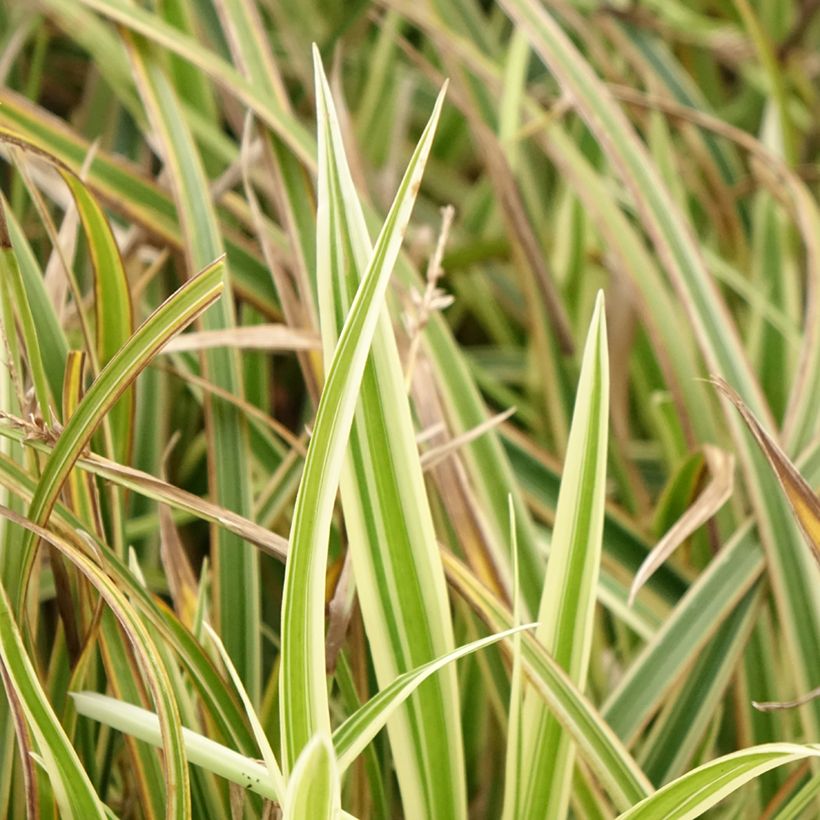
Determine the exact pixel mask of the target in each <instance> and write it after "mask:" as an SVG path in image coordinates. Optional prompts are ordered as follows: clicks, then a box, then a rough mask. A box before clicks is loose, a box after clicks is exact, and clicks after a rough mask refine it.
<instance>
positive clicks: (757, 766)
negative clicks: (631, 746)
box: [619, 743, 820, 820]
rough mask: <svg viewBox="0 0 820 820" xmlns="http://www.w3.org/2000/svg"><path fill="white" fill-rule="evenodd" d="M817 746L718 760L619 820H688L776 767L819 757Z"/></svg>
mask: <svg viewBox="0 0 820 820" xmlns="http://www.w3.org/2000/svg"><path fill="white" fill-rule="evenodd" d="M819 756H820V747H818V746H797V745H795V744H790V743H771V744H766V745H763V746H753V747H752V748H750V749H744V750H743V751H740V752H735V753H734V754H730V755H725V756H724V757H719V758H718V759H717V760H712V761H710V762H709V763H706V764H704V765H703V766H699V767H698V768H697V769H693V770H692V771H691V772H687V774H685V775H683V777H679V778H678V779H677V780H674V781H673V782H672V783H670V784H668V785H667V786H664V787H663V788H662V789H659V790H658V791H657V792H655V794H653V795H652V796H651V797H648V798H647V799H646V800H643V801H641V802H640V803H638V804H637V805H636V806H634V807H633V808H631V809H630V810H629V811H626V812H624V813H623V814H621V815H620V817H619V820H658V818H661V817H662V818H663V820H690V818H695V817H700V816H701V814H703V813H704V812H706V811H708V810H709V809H710V808H711V807H712V806H714V805H715V804H716V803H719V802H720V801H721V800H723V799H724V798H725V797H727V796H728V795H730V794H732V793H733V792H734V791H736V790H737V789H739V788H740V787H741V786H743V785H744V784H746V783H748V782H749V781H750V780H753V779H754V778H756V777H759V776H760V775H761V774H764V773H765V772H768V771H771V770H772V769H774V768H777V767H778V766H783V765H785V764H787V763H794V762H796V761H798V760H805V759H807V758H813V757H819Z"/></svg>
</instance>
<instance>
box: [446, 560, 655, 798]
mask: <svg viewBox="0 0 820 820" xmlns="http://www.w3.org/2000/svg"><path fill="white" fill-rule="evenodd" d="M445 558H446V561H445V566H446V568H447V576H448V578H449V580H450V583H451V584H452V585H453V586H454V587H455V589H456V590H457V591H458V593H459V594H460V595H461V596H462V597H463V598H464V599H465V600H466V601H467V603H468V604H469V605H470V606H471V607H472V608H473V609H474V610H475V611H476V613H477V614H478V615H479V617H480V618H481V619H482V620H483V621H484V622H485V623H486V624H487V625H488V626H489V628H490V629H492V630H494V631H501V630H504V629H510V628H511V627H512V626H513V617H512V615H511V614H510V612H509V611H508V610H507V609H505V607H504V606H503V605H502V604H501V603H499V601H498V599H497V598H496V597H495V596H494V595H493V593H492V592H491V591H490V590H489V589H487V587H485V586H484V585H483V584H482V583H481V582H480V581H478V580H477V579H476V578H475V576H474V575H473V574H472V573H471V572H470V571H469V570H468V569H467V568H466V567H465V566H464V565H463V564H461V563H460V562H459V561H457V560H456V559H455V558H453V557H452V556H447V555H446V554H445ZM521 651H522V655H523V659H524V668H525V671H526V674H527V677H528V679H529V684H530V685H531V686H534V687H535V688H536V689H537V690H538V692H539V693H540V695H541V697H543V698H544V700H545V701H546V703H547V704H548V706H549V708H550V709H551V710H552V712H553V714H555V715H556V717H557V718H558V720H559V721H560V722H561V725H562V726H563V727H564V728H565V729H566V730H567V731H568V732H569V733H570V734H571V735H572V738H573V740H574V741H575V743H576V745H577V747H578V749H579V753H580V755H581V756H582V757H583V758H584V760H586V762H587V763H588V764H589V765H590V766H591V767H592V769H593V770H594V771H595V773H596V775H597V776H598V778H599V780H600V782H601V783H602V784H603V785H604V786H605V788H606V789H607V791H608V792H609V794H610V795H611V796H612V798H613V801H614V802H615V804H616V805H617V806H618V807H620V808H622V809H625V808H627V807H629V806H631V805H633V804H634V803H637V802H638V801H640V800H642V799H643V798H644V797H646V796H647V795H648V794H650V793H651V792H652V786H651V785H650V783H649V781H648V780H647V779H646V776H645V775H644V774H643V772H642V771H641V769H640V767H639V766H638V764H637V763H636V762H635V761H634V760H633V758H632V756H631V755H630V754H629V752H628V751H627V750H626V748H625V747H624V745H623V744H622V743H621V741H620V740H619V739H618V737H617V736H616V735H615V733H614V732H613V731H612V729H610V728H609V726H608V725H607V723H606V722H605V721H604V720H603V718H602V717H601V715H600V714H599V713H598V712H597V711H596V709H595V707H594V706H592V704H591V703H589V701H588V700H587V699H586V698H585V697H584V696H583V694H581V692H580V691H579V690H578V688H577V687H576V686H575V684H574V683H573V682H572V680H571V679H570V677H569V676H568V675H567V673H566V672H565V671H564V670H563V669H562V668H561V667H560V666H559V665H558V664H557V663H556V662H555V660H553V658H552V656H551V655H550V654H549V653H548V652H547V651H546V650H545V649H544V647H543V645H542V644H541V643H539V642H538V640H537V639H536V638H535V636H534V635H528V634H526V633H523V638H522V646H521Z"/></svg>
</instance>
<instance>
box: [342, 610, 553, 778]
mask: <svg viewBox="0 0 820 820" xmlns="http://www.w3.org/2000/svg"><path fill="white" fill-rule="evenodd" d="M536 626H537V624H522V625H521V626H516V627H513V628H512V629H507V630H505V631H504V632H499V633H497V634H495V635H490V636H489V637H486V638H480V639H479V640H477V641H472V642H470V643H468V644H465V645H464V646H460V647H459V648H458V649H455V650H453V651H452V652H448V653H447V654H446V655H444V656H443V657H441V658H437V659H436V660H434V661H430V663H426V664H424V666H420V667H418V669H413V670H411V671H410V672H405V673H404V674H403V675H400V676H399V677H398V678H396V680H394V681H393V682H392V683H391V684H390V685H389V686H387V687H386V688H384V689H382V690H381V691H380V692H379V693H378V694H377V695H374V696H373V697H372V698H371V699H370V700H369V701H368V702H367V703H365V704H364V705H363V706H361V707H360V708H359V709H358V710H357V711H356V712H354V713H353V714H352V715H351V716H350V717H349V718H347V720H345V722H344V723H342V725H341V726H339V728H338V729H336V731H335V732H334V733H333V745H334V747H335V748H336V755H337V757H338V759H339V770H340V771H341V772H344V771H345V770H346V769H347V768H348V767H349V766H350V764H351V763H353V761H354V760H355V759H356V758H357V757H358V756H359V755H360V754H361V753H362V752H363V751H364V749H365V747H366V746H367V744H368V743H370V741H371V740H372V739H373V738H374V737H375V736H376V735H377V734H378V733H379V732H380V731H381V730H382V729H383V728H384V726H385V724H386V723H387V721H388V720H389V719H390V718H391V716H392V715H393V713H394V712H395V710H396V709H398V707H399V706H400V705H401V704H402V703H403V702H404V701H405V700H406V699H407V698H409V697H410V695H412V694H413V692H414V691H415V690H416V689H418V687H419V686H421V684H422V683H424V681H425V680H427V678H429V677H430V676H431V675H435V673H436V672H438V671H439V670H441V669H444V668H445V667H446V666H447V665H448V664H450V663H453V662H454V661H457V660H458V659H459V658H466V657H467V656H468V655H472V654H473V653H474V652H478V650H479V649H484V648H485V647H487V646H492V645H493V644H494V643H498V641H502V640H504V639H505V638H509V637H511V636H513V635H517V634H518V633H519V632H522V631H524V630H527V629H534V628H535V627H536Z"/></svg>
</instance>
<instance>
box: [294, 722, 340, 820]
mask: <svg viewBox="0 0 820 820" xmlns="http://www.w3.org/2000/svg"><path fill="white" fill-rule="evenodd" d="M341 811H342V807H341V792H340V787H339V769H338V766H337V765H336V755H335V754H334V753H333V744H332V743H331V742H330V737H328V736H327V735H324V734H321V733H319V734H317V735H315V736H314V737H313V738H311V740H310V741H309V742H308V744H307V746H305V748H304V749H303V750H302V753H301V754H300V755H299V759H298V760H297V761H296V765H295V766H294V767H293V771H292V772H291V775H290V779H289V780H288V794H287V799H286V801H285V811H284V817H283V820H301V818H303V817H310V818H311V819H312V818H316V820H337V818H339V816H340V814H341Z"/></svg>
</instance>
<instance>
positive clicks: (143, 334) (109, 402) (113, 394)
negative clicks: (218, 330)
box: [15, 259, 223, 611]
mask: <svg viewBox="0 0 820 820" xmlns="http://www.w3.org/2000/svg"><path fill="white" fill-rule="evenodd" d="M222 272H223V261H222V260H221V259H219V260H217V261H216V262H214V263H212V264H211V265H209V266H208V267H207V268H205V269H204V270H203V271H202V272H201V273H200V274H199V275H198V276H196V277H194V278H193V279H191V280H189V281H188V282H187V283H186V284H185V285H183V287H181V288H180V289H179V290H178V291H176V293H174V294H173V295H172V296H171V297H169V298H168V299H167V300H166V301H165V302H164V303H163V304H162V305H160V307H158V308H157V309H156V310H155V311H154V312H153V313H152V314H151V315H150V316H149V317H148V318H147V319H146V320H145V321H144V322H143V323H142V325H140V327H139V328H138V329H137V331H136V332H135V333H134V334H133V335H132V336H131V337H130V338H129V340H128V341H127V342H126V343H125V344H124V345H123V346H122V347H121V348H120V350H119V352H118V353H117V354H116V355H115V356H114V357H113V358H112V359H111V360H110V361H109V362H108V364H107V365H106V366H105V367H104V368H103V370H102V371H101V372H100V374H99V376H98V377H97V379H96V380H95V381H94V383H93V384H92V385H91V387H90V388H89V389H88V392H87V393H86V394H85V396H84V397H83V400H82V401H81V402H80V404H79V406H78V407H77V410H76V412H75V413H74V415H73V416H72V417H71V418H70V419H68V420H67V421H66V424H65V427H64V428H63V431H62V433H61V434H60V437H59V439H58V440H57V442H56V443H55V445H54V448H53V450H52V451H51V456H50V458H49V460H48V463H47V464H46V466H45V468H44V470H43V474H42V476H41V478H40V481H39V483H38V485H37V490H36V492H35V494H34V497H33V498H32V500H31V504H30V505H29V509H28V518H29V519H30V520H31V521H32V522H34V523H36V524H43V523H45V522H46V521H47V520H48V516H49V514H50V513H51V509H52V507H53V506H54V503H55V501H56V500H57V496H58V495H59V494H60V490H61V489H62V486H63V484H64V482H65V480H66V478H67V477H68V473H69V471H70V470H71V468H72V467H73V466H74V463H75V462H76V460H77V458H79V456H80V454H81V453H82V451H83V449H84V448H85V447H86V445H87V444H88V442H89V441H90V440H91V437H92V436H93V434H94V431H95V430H96V429H97V427H98V426H99V424H100V422H101V421H102V419H103V418H104V416H105V414H106V413H107V412H108V411H109V410H110V409H111V407H113V406H114V404H115V403H116V401H117V399H118V398H119V397H120V396H121V395H122V393H123V391H125V390H126V389H127V388H128V386H129V385H130V384H131V383H132V382H133V381H134V379H136V377H137V376H138V375H139V374H140V372H141V371H142V370H144V369H145V368H146V367H147V366H148V364H149V363H150V362H151V359H152V358H153V357H154V356H155V355H156V354H157V352H158V351H159V350H160V349H161V348H162V346H163V345H164V344H165V343H166V342H167V341H168V340H169V339H170V338H171V337H172V336H174V335H175V334H176V333H178V332H179V331H180V330H182V329H183V328H184V327H187V325H189V324H190V323H191V322H192V321H193V320H194V319H196V317H197V316H199V315H200V314H201V313H202V312H203V311H204V310H205V309H206V308H207V307H208V306H209V305H210V304H211V303H212V302H213V301H214V300H215V299H217V298H218V297H219V296H220V295H221V293H222ZM35 541H36V539H35V537H34V535H33V534H32V533H30V532H29V533H27V535H26V539H25V541H24V544H23V554H24V556H25V564H24V566H25V567H26V569H25V572H24V574H23V576H22V578H23V580H24V582H25V579H26V578H27V577H28V571H29V569H30V566H31V562H32V561H33V559H34V546H35ZM24 587H25V583H21V585H20V589H19V590H18V593H17V596H16V598H15V606H16V608H17V610H18V611H22V610H23V606H24V602H25V596H24Z"/></svg>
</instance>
